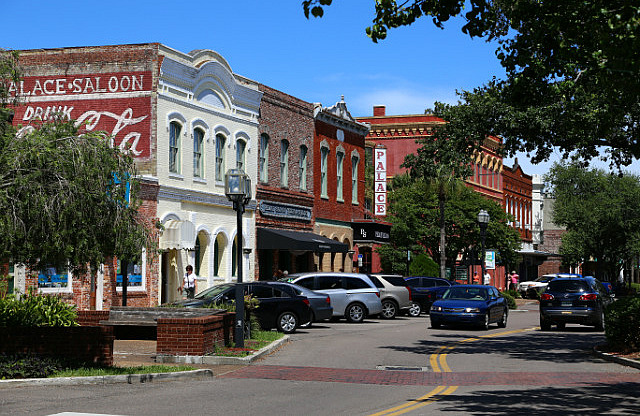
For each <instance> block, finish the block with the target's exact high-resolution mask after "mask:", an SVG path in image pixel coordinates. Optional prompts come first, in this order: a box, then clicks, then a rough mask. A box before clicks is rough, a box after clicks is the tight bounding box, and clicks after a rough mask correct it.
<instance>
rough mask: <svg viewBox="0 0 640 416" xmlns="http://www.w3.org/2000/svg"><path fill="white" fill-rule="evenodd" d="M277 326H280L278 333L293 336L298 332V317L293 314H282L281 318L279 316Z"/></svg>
mask: <svg viewBox="0 0 640 416" xmlns="http://www.w3.org/2000/svg"><path fill="white" fill-rule="evenodd" d="M276 324H277V325H278V331H281V332H284V333H285V334H291V333H294V332H296V328H297V327H298V317H297V316H296V315H295V314H294V313H292V312H282V313H281V314H280V316H278V322H276Z"/></svg>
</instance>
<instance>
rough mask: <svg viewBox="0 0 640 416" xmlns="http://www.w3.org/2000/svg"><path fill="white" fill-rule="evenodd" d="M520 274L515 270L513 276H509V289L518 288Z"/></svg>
mask: <svg viewBox="0 0 640 416" xmlns="http://www.w3.org/2000/svg"><path fill="white" fill-rule="evenodd" d="M519 278H520V276H518V273H516V271H515V270H513V271H512V272H511V276H509V280H510V283H509V290H518V280H519Z"/></svg>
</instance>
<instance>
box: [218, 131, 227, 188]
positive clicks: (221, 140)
mask: <svg viewBox="0 0 640 416" xmlns="http://www.w3.org/2000/svg"><path fill="white" fill-rule="evenodd" d="M224 142H225V137H224V136H223V135H222V134H218V135H216V181H224V173H225V172H224Z"/></svg>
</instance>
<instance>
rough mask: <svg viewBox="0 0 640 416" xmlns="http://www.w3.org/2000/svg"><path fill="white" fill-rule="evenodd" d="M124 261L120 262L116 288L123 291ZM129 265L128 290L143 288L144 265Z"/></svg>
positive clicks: (129, 263)
mask: <svg viewBox="0 0 640 416" xmlns="http://www.w3.org/2000/svg"><path fill="white" fill-rule="evenodd" d="M122 263H123V262H122V261H120V260H118V266H117V272H116V287H117V288H120V289H122V276H123V275H122ZM126 264H127V288H132V287H142V265H140V264H136V263H133V262H126Z"/></svg>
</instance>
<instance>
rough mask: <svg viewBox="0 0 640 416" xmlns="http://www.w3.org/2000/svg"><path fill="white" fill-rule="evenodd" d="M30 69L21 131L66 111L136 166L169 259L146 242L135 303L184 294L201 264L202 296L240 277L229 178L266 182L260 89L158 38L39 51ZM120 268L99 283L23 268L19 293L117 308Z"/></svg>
mask: <svg viewBox="0 0 640 416" xmlns="http://www.w3.org/2000/svg"><path fill="white" fill-rule="evenodd" d="M20 64H21V66H22V69H23V75H24V77H23V81H22V82H21V83H20V85H17V86H15V89H16V91H17V92H18V93H19V94H20V95H21V97H23V103H21V105H20V106H19V107H17V109H16V112H15V116H14V124H16V125H21V126H22V128H24V129H28V128H32V127H31V123H32V122H34V121H37V120H46V119H47V118H48V117H50V116H51V115H52V114H53V113H61V114H63V115H64V116H65V117H67V118H70V119H74V120H76V121H77V123H78V125H81V124H82V126H83V127H82V128H84V129H87V130H104V131H107V132H108V133H110V134H111V135H112V137H113V143H114V145H115V146H118V147H120V148H121V149H125V148H127V147H128V149H129V150H128V151H129V152H130V153H131V154H132V155H133V156H134V158H135V160H136V165H137V169H138V174H139V179H140V180H141V183H142V192H141V195H140V196H141V198H142V206H141V211H142V212H143V214H144V216H145V217H147V218H148V219H149V220H150V221H152V220H155V219H160V220H161V221H162V223H163V224H164V227H165V231H164V233H163V234H162V236H160V238H159V245H160V248H161V250H162V252H161V254H160V255H151V253H146V250H145V248H142V247H141V250H142V251H143V256H142V261H141V264H129V267H128V268H127V271H126V273H127V276H128V281H129V284H128V286H127V304H128V305H130V306H153V305H156V304H158V303H160V302H165V301H171V300H174V299H176V298H178V297H179V296H180V295H179V294H178V292H177V290H176V288H177V287H178V286H179V284H180V280H181V278H182V274H183V272H184V268H185V266H186V265H187V264H193V265H194V266H195V267H194V268H195V272H196V274H197V275H198V289H202V288H204V287H207V286H209V285H212V284H215V283H217V282H221V281H231V280H233V277H234V275H235V266H234V265H235V262H234V260H235V259H234V256H233V255H232V246H233V244H234V240H235V239H236V231H237V230H236V222H235V219H236V216H235V212H234V211H233V210H232V205H231V203H230V202H229V201H228V200H227V198H226V196H225V194H224V173H225V172H226V169H228V168H233V167H236V166H238V167H242V168H243V169H244V170H245V171H246V172H247V173H248V174H249V176H250V177H251V179H252V182H253V183H255V182H256V175H257V158H256V157H253V156H252V155H253V153H255V152H256V151H257V148H258V145H257V142H258V120H257V119H258V111H259V106H260V98H261V95H262V94H261V92H260V91H259V90H258V84H257V83H255V82H253V81H251V80H248V79H246V78H244V77H241V76H239V75H237V74H234V73H233V71H232V70H231V67H230V66H229V64H228V62H226V60H225V59H224V58H223V57H222V56H220V55H219V54H217V53H216V52H213V51H210V50H198V51H193V52H191V53H188V54H187V53H182V52H179V51H176V50H174V49H171V48H169V47H167V46H164V45H162V44H159V43H148V44H134V45H113V46H96V47H75V48H59V49H44V50H28V51H22V52H21V54H20ZM254 211H255V203H254V202H252V203H250V204H249V206H248V207H247V212H246V213H245V216H244V221H245V227H243V230H245V232H244V233H243V234H244V235H243V236H242V239H241V241H242V244H243V247H252V246H253V245H254V240H255V236H254V228H255V227H254ZM252 259H253V258H252V257H251V258H250V257H249V256H248V255H246V258H245V261H244V265H245V267H246V269H247V271H246V272H250V273H253V270H254V265H253V261H252ZM119 264H120V263H118V262H117V261H115V260H114V261H113V262H112V263H110V264H106V265H105V267H104V270H103V271H101V272H99V273H98V274H97V276H94V277H93V278H89V277H87V276H79V277H75V276H72V275H71V274H70V273H69V272H68V271H66V270H46V271H40V272H34V273H30V272H27V271H25V270H24V269H22V270H20V269H19V268H15V269H14V286H15V287H16V288H18V289H19V290H21V291H24V290H25V288H26V287H27V286H36V287H38V288H39V289H40V290H41V291H42V292H45V293H60V294H62V295H63V296H64V297H65V298H67V299H69V300H70V301H72V302H74V303H76V304H77V305H78V306H79V307H80V309H93V308H95V309H108V308H110V307H111V306H112V305H120V304H122V281H123V279H122V275H123V273H122V272H123V271H120V270H119ZM91 282H95V286H93V287H92V284H91ZM93 293H95V297H92V296H91V294H93Z"/></svg>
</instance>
